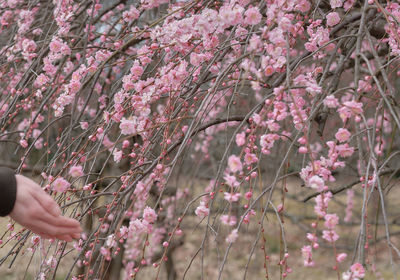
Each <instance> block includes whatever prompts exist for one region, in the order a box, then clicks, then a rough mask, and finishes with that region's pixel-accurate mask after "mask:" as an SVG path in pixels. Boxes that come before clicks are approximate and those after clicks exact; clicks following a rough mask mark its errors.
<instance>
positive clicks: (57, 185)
mask: <svg viewBox="0 0 400 280" xmlns="http://www.w3.org/2000/svg"><path fill="white" fill-rule="evenodd" d="M70 186H71V184H70V183H69V182H68V181H67V180H65V179H64V178H62V177H59V178H57V179H56V180H54V182H53V183H52V184H51V187H52V190H53V191H56V192H61V193H64V192H66V191H67V190H68V188H69V187H70Z"/></svg>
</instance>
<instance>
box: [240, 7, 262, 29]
mask: <svg viewBox="0 0 400 280" xmlns="http://www.w3.org/2000/svg"><path fill="white" fill-rule="evenodd" d="M244 16H245V19H244V22H245V23H247V24H250V25H256V24H259V23H260V21H261V19H262V15H261V14H260V10H259V9H258V8H257V7H251V8H249V9H247V11H246V12H245V13H244Z"/></svg>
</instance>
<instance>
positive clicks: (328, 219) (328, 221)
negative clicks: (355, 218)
mask: <svg viewBox="0 0 400 280" xmlns="http://www.w3.org/2000/svg"><path fill="white" fill-rule="evenodd" d="M324 218H325V223H324V226H325V227H326V228H328V229H333V228H334V227H335V226H336V225H337V224H338V223H339V217H338V216H337V215H336V214H326V215H325V217H324Z"/></svg>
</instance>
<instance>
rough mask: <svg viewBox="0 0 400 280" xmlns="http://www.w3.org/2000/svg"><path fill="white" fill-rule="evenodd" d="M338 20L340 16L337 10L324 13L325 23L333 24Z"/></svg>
mask: <svg viewBox="0 0 400 280" xmlns="http://www.w3.org/2000/svg"><path fill="white" fill-rule="evenodd" d="M339 22H340V16H339V14H338V13H337V12H332V13H329V14H327V15H326V24H327V25H328V26H334V25H336V24H338V23H339Z"/></svg>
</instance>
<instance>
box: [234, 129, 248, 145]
mask: <svg viewBox="0 0 400 280" xmlns="http://www.w3.org/2000/svg"><path fill="white" fill-rule="evenodd" d="M245 143H246V133H244V132H241V133H238V134H236V145H238V146H239V147H240V146H243V145H244V144H245Z"/></svg>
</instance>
